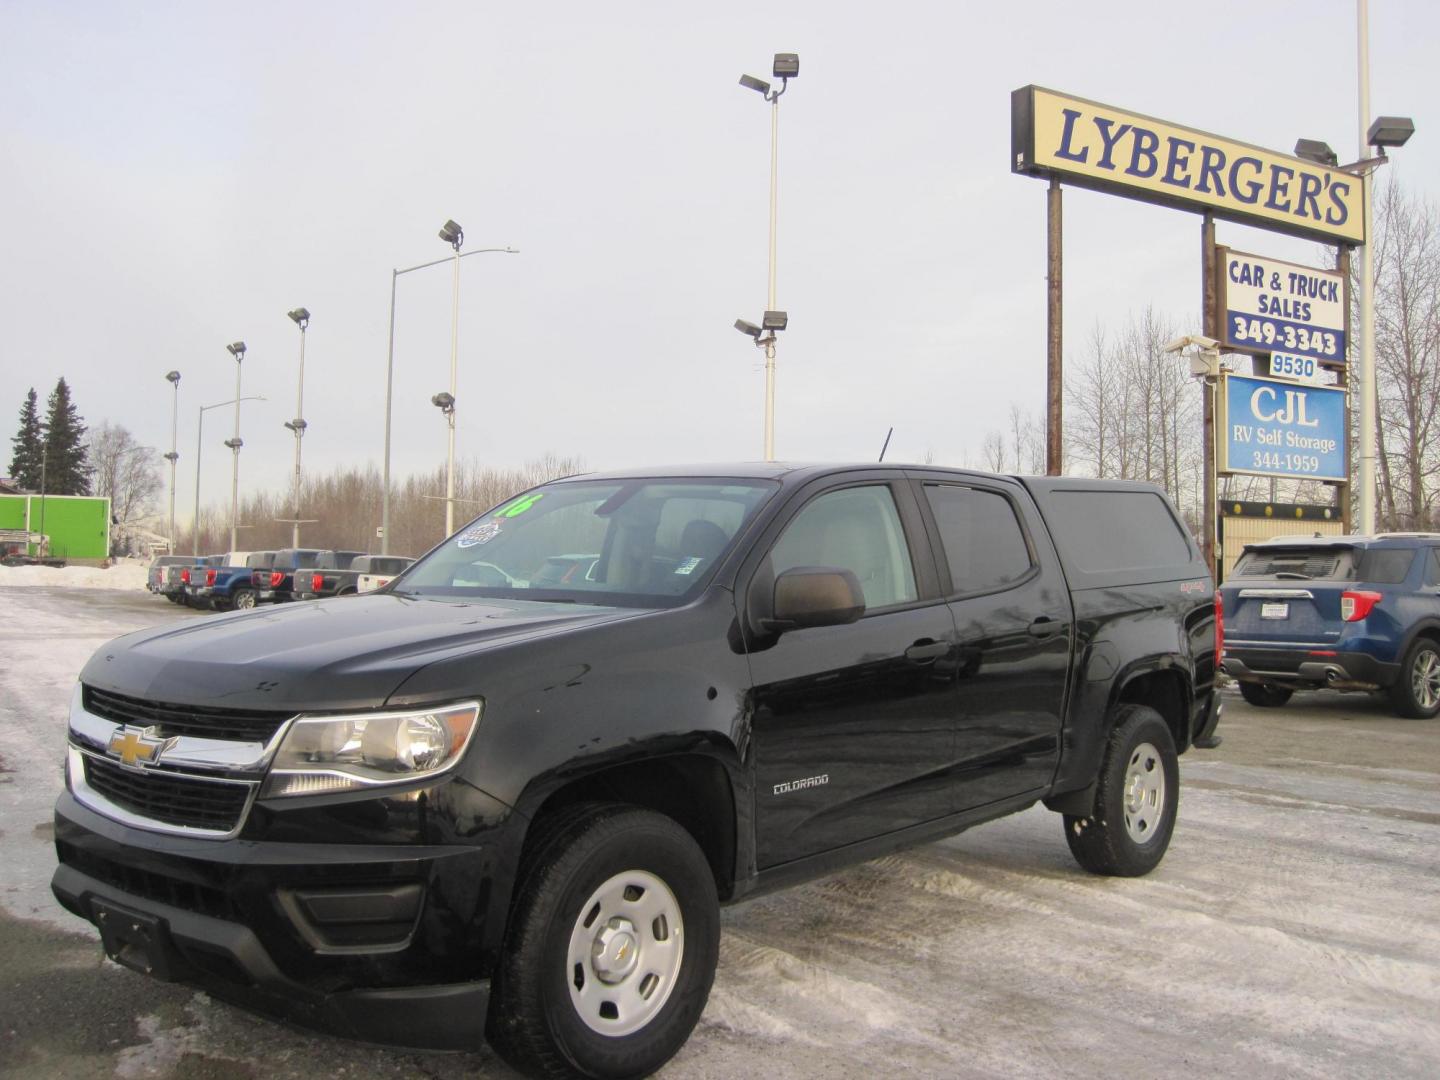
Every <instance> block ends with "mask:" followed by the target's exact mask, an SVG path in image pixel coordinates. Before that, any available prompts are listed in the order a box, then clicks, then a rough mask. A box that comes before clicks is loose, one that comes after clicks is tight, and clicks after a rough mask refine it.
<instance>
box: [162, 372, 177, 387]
mask: <svg viewBox="0 0 1440 1080" xmlns="http://www.w3.org/2000/svg"><path fill="white" fill-rule="evenodd" d="M165 378H166V379H167V380H169V381H170V382H172V383H174V384H175V385H177V386H178V385H179V384H180V372H178V371H167V372H166V373H165Z"/></svg>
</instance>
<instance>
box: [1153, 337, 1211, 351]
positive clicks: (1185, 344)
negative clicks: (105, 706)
mask: <svg viewBox="0 0 1440 1080" xmlns="http://www.w3.org/2000/svg"><path fill="white" fill-rule="evenodd" d="M1192 345H1193V346H1194V347H1195V348H1197V349H1204V350H1205V351H1206V352H1214V351H1215V350H1216V349H1218V348H1220V342H1218V341H1216V340H1215V339H1214V338H1209V337H1204V336H1202V335H1200V334H1186V335H1185V336H1184V337H1182V338H1176V339H1175V340H1174V341H1172V342H1170V344H1169V345H1166V346H1165V349H1164V351H1165V352H1167V353H1178V352H1181V351H1182V350H1184V349H1188V348H1190V347H1191V346H1192Z"/></svg>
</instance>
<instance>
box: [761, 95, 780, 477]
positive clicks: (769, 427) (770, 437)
mask: <svg viewBox="0 0 1440 1080" xmlns="http://www.w3.org/2000/svg"><path fill="white" fill-rule="evenodd" d="M779 172H780V95H779V94H776V95H775V96H774V98H773V99H772V100H771V102H770V272H769V289H768V291H767V293H766V301H765V310H766V311H775V310H777V308H776V304H775V218H776V210H777V206H778V201H779V198H778V197H779ZM765 460H766V461H774V460H775V332H774V331H773V330H772V331H771V332H770V337H769V340H768V341H766V343H765Z"/></svg>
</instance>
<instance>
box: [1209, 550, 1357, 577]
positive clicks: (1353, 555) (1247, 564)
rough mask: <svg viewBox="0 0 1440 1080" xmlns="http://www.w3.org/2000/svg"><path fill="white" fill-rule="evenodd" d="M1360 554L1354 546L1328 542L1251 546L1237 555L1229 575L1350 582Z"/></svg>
mask: <svg viewBox="0 0 1440 1080" xmlns="http://www.w3.org/2000/svg"><path fill="white" fill-rule="evenodd" d="M1359 556H1360V553H1359V552H1357V551H1356V550H1355V549H1354V548H1348V547H1334V546H1329V545H1326V546H1311V547H1283V548H1282V547H1265V548H1254V549H1251V550H1250V551H1247V552H1245V554H1244V555H1242V556H1240V561H1239V562H1238V563H1236V564H1235V570H1234V573H1233V574H1232V576H1233V577H1283V578H1308V579H1309V580H1311V581H1353V580H1354V579H1355V564H1356V562H1357V561H1358V559H1359Z"/></svg>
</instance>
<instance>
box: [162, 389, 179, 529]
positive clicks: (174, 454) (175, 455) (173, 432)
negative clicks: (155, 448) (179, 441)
mask: <svg viewBox="0 0 1440 1080" xmlns="http://www.w3.org/2000/svg"><path fill="white" fill-rule="evenodd" d="M165 378H166V379H167V380H169V382H170V384H171V385H172V386H173V387H174V388H175V393H174V395H173V397H172V399H171V403H170V452H169V453H168V454H166V455H165V460H166V461H168V462H170V554H171V555H174V554H175V546H176V545H175V463H176V462H178V461H179V460H180V454H179V452H178V451H177V450H176V449H175V442H176V437H177V435H178V434H179V431H180V428H179V422H180V372H178V371H168V372H166V373H165Z"/></svg>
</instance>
